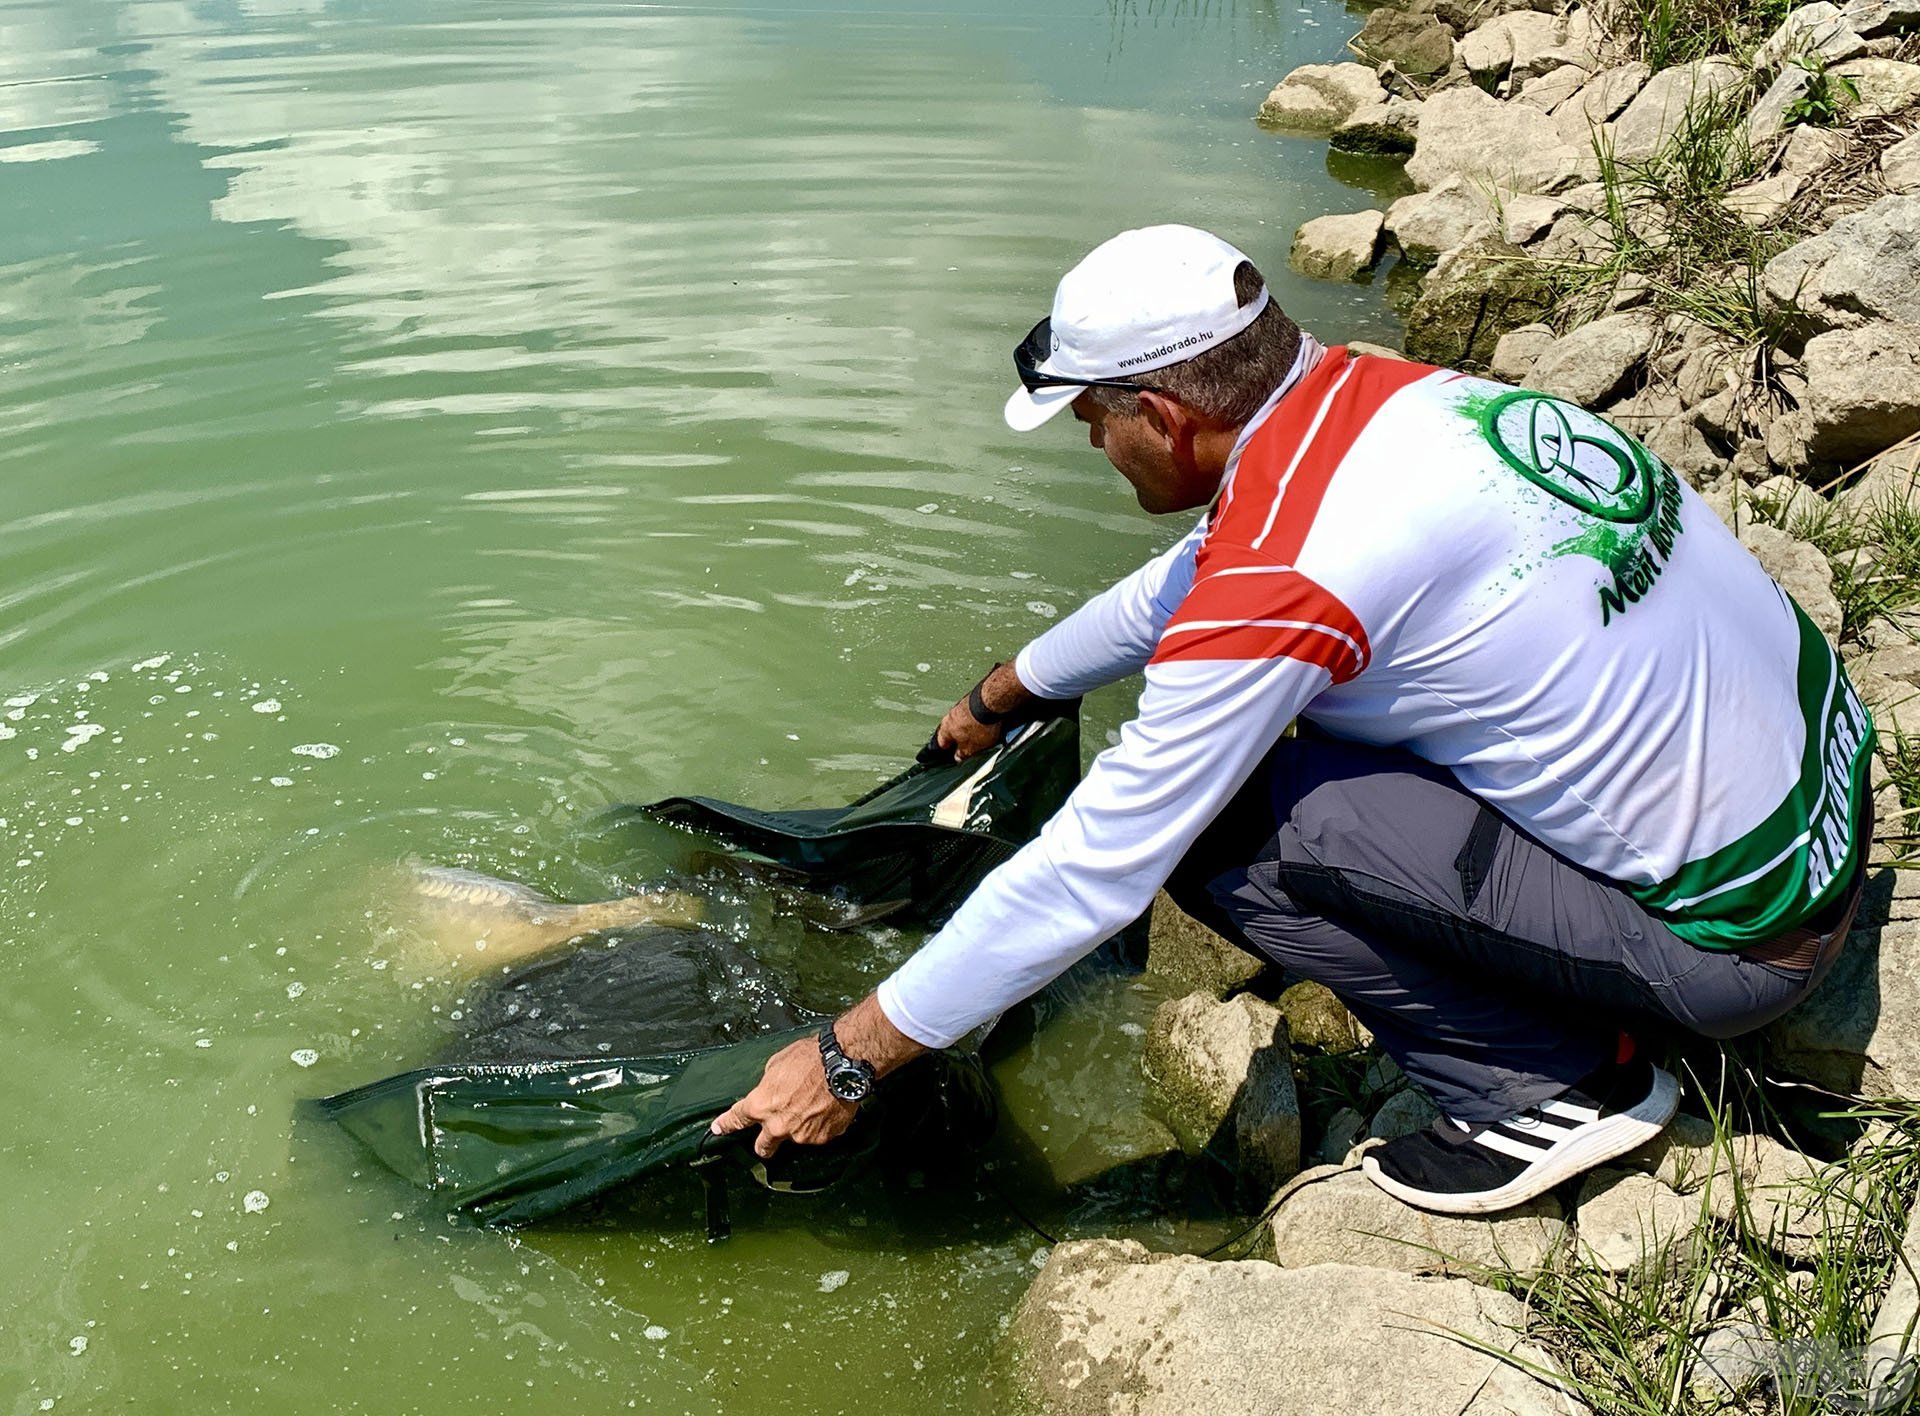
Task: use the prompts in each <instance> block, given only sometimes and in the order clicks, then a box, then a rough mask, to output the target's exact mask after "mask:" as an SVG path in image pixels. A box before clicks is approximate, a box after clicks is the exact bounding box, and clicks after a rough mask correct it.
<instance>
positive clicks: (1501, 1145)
mask: <svg viewBox="0 0 1920 1416" xmlns="http://www.w3.org/2000/svg"><path fill="white" fill-rule="evenodd" d="M1473 1139H1474V1143H1475V1144H1476V1145H1482V1146H1485V1147H1486V1148H1487V1149H1488V1150H1496V1151H1499V1152H1500V1154H1502V1155H1510V1156H1512V1157H1513V1158H1514V1159H1515V1160H1524V1161H1525V1162H1526V1163H1527V1164H1528V1165H1532V1164H1533V1163H1534V1162H1535V1161H1536V1160H1539V1159H1540V1157H1542V1156H1544V1155H1548V1154H1550V1153H1551V1152H1552V1150H1553V1143H1552V1142H1550V1141H1539V1142H1535V1141H1523V1140H1521V1139H1519V1138H1518V1137H1517V1136H1503V1135H1501V1134H1500V1133H1499V1132H1498V1131H1494V1130H1487V1131H1482V1132H1481V1133H1480V1134H1479V1135H1477V1136H1475V1137H1474V1138H1473Z"/></svg>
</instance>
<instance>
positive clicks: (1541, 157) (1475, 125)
mask: <svg viewBox="0 0 1920 1416" xmlns="http://www.w3.org/2000/svg"><path fill="white" fill-rule="evenodd" d="M1374 13H1375V14H1376V15H1377V14H1379V13H1381V12H1380V11H1378V10H1376V11H1374ZM1597 170H1598V163H1597V161H1596V159H1595V158H1594V155H1593V151H1592V149H1591V148H1590V147H1583V146H1575V145H1574V144H1572V143H1569V142H1568V141H1566V139H1564V138H1562V137H1561V136H1560V131H1559V129H1558V128H1556V127H1555V126H1554V123H1553V120H1552V119H1551V118H1549V117H1548V116H1547V115H1546V114H1544V113H1542V112H1540V110H1539V109H1537V108H1530V107H1528V106H1527V105H1526V104H1524V103H1502V102H1501V101H1500V100H1499V99H1497V98H1494V97H1493V96H1492V95H1491V94H1487V93H1484V92H1482V91H1481V90H1479V89H1477V88H1471V87H1467V88H1457V89H1447V90H1445V91H1444V92H1442V93H1437V94H1435V95H1434V96H1433V97H1432V98H1430V99H1428V100H1427V102H1426V106H1425V108H1424V109H1423V110H1422V111H1421V114H1420V137H1419V141H1418V142H1417V143H1416V144H1415V146H1414V150H1413V156H1412V157H1410V158H1409V159H1407V176H1408V178H1410V179H1411V180H1412V182H1413V184H1414V185H1415V186H1417V187H1428V188H1431V187H1437V186H1439V185H1440V184H1441V183H1442V182H1444V181H1446V180H1447V178H1448V177H1450V176H1452V175H1454V174H1456V173H1457V174H1459V175H1461V176H1463V177H1466V178H1468V179H1469V180H1478V181H1480V182H1482V183H1484V184H1486V185H1487V186H1490V187H1498V188H1502V189H1504V190H1506V191H1509V192H1547V191H1552V190H1553V189H1554V188H1556V187H1561V186H1565V185H1567V184H1569V183H1572V182H1574V181H1576V180H1579V179H1581V178H1588V177H1591V176H1593V175H1594V173H1595V172H1596V171H1597Z"/></svg>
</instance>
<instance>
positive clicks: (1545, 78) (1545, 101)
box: [1520, 64, 1592, 113]
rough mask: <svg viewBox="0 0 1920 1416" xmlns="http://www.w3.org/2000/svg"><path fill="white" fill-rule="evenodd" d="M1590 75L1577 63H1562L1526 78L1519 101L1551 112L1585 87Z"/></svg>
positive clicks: (1544, 111)
mask: <svg viewBox="0 0 1920 1416" xmlns="http://www.w3.org/2000/svg"><path fill="white" fill-rule="evenodd" d="M1591 77H1592V75H1591V74H1589V73H1588V72H1587V71H1586V70H1585V69H1583V68H1581V67H1580V66H1579V65H1578V64H1562V65H1560V67H1559V68H1557V69H1549V70H1548V71H1547V72H1546V73H1544V74H1538V75H1535V76H1534V77H1533V78H1531V79H1528V80H1527V81H1526V84H1525V86H1524V87H1522V88H1521V90H1520V102H1522V103H1525V104H1530V105H1532V106H1533V107H1535V108H1537V109H1539V110H1540V111H1541V112H1542V113H1551V112H1553V111H1554V110H1555V109H1556V108H1558V107H1559V106H1560V105H1561V104H1563V103H1565V102H1567V100H1569V99H1571V98H1572V97H1573V96H1574V95H1575V94H1577V93H1579V92H1580V90H1581V89H1583V88H1585V87H1586V86H1587V80H1588V79H1589V78H1591Z"/></svg>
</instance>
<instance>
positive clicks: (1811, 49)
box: [1753, 0, 1867, 69]
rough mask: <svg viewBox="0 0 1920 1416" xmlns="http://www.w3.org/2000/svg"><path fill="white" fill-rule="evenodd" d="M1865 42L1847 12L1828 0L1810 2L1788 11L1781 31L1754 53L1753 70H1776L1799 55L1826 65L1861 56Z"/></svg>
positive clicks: (1776, 32)
mask: <svg viewBox="0 0 1920 1416" xmlns="http://www.w3.org/2000/svg"><path fill="white" fill-rule="evenodd" d="M1866 48H1867V41H1866V39H1865V38H1864V37H1863V36H1862V35H1861V33H1860V31H1858V30H1857V29H1855V28H1854V27H1853V21H1852V20H1850V19H1849V18H1848V17H1847V12H1846V11H1844V10H1842V9H1841V8H1840V7H1839V6H1838V5H1835V4H1832V3H1830V0H1812V3H1811V4H1807V5H1802V6H1800V7H1799V8H1798V9H1797V10H1789V11H1788V12H1787V17H1786V19H1784V20H1782V21H1781V22H1780V28H1778V29H1777V30H1775V31H1774V32H1773V33H1772V34H1771V35H1769V36H1768V37H1767V38H1766V40H1765V41H1764V42H1763V43H1762V44H1761V45H1760V47H1759V48H1758V49H1756V50H1755V51H1754V54H1753V63H1754V67H1755V68H1760V69H1772V68H1777V67H1779V66H1780V65H1781V64H1783V63H1785V62H1786V61H1787V60H1789V59H1793V58H1796V57H1799V56H1808V57H1815V58H1819V59H1823V60H1825V61H1826V62H1827V63H1829V64H1837V63H1839V62H1840V61H1841V60H1842V59H1851V58H1853V57H1854V56H1855V55H1856V54H1864V53H1865V52H1866Z"/></svg>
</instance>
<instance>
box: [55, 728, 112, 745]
mask: <svg viewBox="0 0 1920 1416" xmlns="http://www.w3.org/2000/svg"><path fill="white" fill-rule="evenodd" d="M105 731H106V729H105V728H104V727H102V726H101V725H100V724H98V723H74V724H73V725H72V726H70V727H69V728H68V729H67V740H66V741H65V742H63V743H61V744H60V750H61V751H62V752H72V751H73V750H74V749H75V748H76V747H78V746H80V744H81V743H83V742H85V741H87V739H88V738H96V737H99V736H100V734H102V733H104V732H105Z"/></svg>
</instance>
